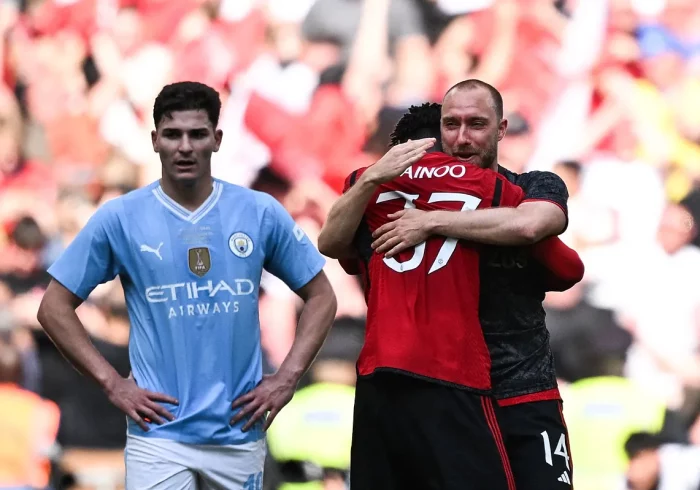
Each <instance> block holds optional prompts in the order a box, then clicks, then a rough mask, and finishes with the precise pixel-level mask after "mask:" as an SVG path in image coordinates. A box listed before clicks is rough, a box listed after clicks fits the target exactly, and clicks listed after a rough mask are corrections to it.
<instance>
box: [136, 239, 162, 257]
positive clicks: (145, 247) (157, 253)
mask: <svg viewBox="0 0 700 490" xmlns="http://www.w3.org/2000/svg"><path fill="white" fill-rule="evenodd" d="M162 246H163V242H160V245H158V248H151V247H149V246H148V245H141V251H142V252H150V253H152V254H154V255H155V256H156V257H158V258H159V259H160V260H163V257H161V256H160V247H162Z"/></svg>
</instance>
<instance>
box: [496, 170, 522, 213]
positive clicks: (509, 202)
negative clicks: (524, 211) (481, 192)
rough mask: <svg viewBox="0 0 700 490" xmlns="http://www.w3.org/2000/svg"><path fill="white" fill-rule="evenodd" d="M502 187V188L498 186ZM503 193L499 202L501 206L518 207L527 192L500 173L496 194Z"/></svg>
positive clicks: (497, 179)
mask: <svg viewBox="0 0 700 490" xmlns="http://www.w3.org/2000/svg"><path fill="white" fill-rule="evenodd" d="M499 187H500V188H501V189H500V190H499V189H498V188H499ZM499 192H500V193H501V199H500V201H499V203H498V205H499V206H500V207H504V208H514V207H517V206H518V204H520V203H521V202H522V201H523V198H524V196H525V193H524V192H523V190H522V189H521V188H520V187H518V186H517V185H514V184H511V183H510V182H508V179H506V178H505V177H501V176H500V175H499V176H497V178H496V190H495V194H498V193H499ZM494 200H495V199H494Z"/></svg>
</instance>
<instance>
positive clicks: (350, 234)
mask: <svg viewBox="0 0 700 490" xmlns="http://www.w3.org/2000/svg"><path fill="white" fill-rule="evenodd" d="M376 189H377V186H376V185H375V184H373V183H371V182H369V181H368V179H365V178H362V177H360V179H359V180H358V181H357V183H356V184H355V185H354V186H352V187H351V188H350V189H349V190H348V191H347V192H346V193H345V194H343V195H342V196H341V197H340V199H338V201H336V203H335V204H334V205H333V207H332V208H331V211H330V213H329V214H328V218H327V219H326V223H325V224H324V225H323V229H322V230H321V234H320V235H319V237H318V249H319V251H320V252H321V253H322V254H323V255H325V256H327V257H331V258H333V259H344V258H349V257H352V256H353V255H354V254H353V249H352V242H353V239H354V238H355V233H356V232H357V227H358V226H360V222H361V221H362V216H363V215H364V214H365V209H366V208H367V204H368V203H369V200H370V198H371V197H372V195H373V194H374V191H375V190H376Z"/></svg>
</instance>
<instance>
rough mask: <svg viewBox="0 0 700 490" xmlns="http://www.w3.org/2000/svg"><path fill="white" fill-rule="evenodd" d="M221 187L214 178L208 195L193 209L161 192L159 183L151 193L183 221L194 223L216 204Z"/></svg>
mask: <svg viewBox="0 0 700 490" xmlns="http://www.w3.org/2000/svg"><path fill="white" fill-rule="evenodd" d="M222 189H223V186H222V185H221V183H220V182H218V181H216V180H215V181H214V185H213V189H212V191H211V194H209V197H207V199H206V201H204V202H203V203H202V205H201V206H199V207H198V208H197V209H195V210H194V211H190V210H189V209H187V208H185V207H184V206H182V205H180V204H178V203H177V202H175V201H174V200H173V199H172V198H171V197H170V196H168V195H167V194H166V193H165V192H163V188H162V187H161V186H160V184H158V185H157V186H156V187H155V188H154V189H153V195H154V196H156V199H158V201H160V203H161V204H162V205H163V206H165V208H166V209H167V210H168V211H170V212H171V213H173V214H174V215H175V216H177V217H178V218H180V219H181V220H183V221H187V222H189V223H192V224H195V223H197V222H199V220H201V219H202V218H204V217H205V216H206V215H207V214H208V213H209V211H211V210H212V209H214V206H216V203H217V202H218V201H219V197H221V191H222Z"/></svg>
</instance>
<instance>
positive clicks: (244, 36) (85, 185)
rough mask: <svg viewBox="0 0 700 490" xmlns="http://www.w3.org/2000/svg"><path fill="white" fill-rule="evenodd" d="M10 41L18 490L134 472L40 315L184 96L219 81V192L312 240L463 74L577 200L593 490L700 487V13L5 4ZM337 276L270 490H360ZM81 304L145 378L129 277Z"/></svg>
mask: <svg viewBox="0 0 700 490" xmlns="http://www.w3.org/2000/svg"><path fill="white" fill-rule="evenodd" d="M0 42H1V43H2V44H1V45H0V82H1V84H0V346H3V347H0V488H11V487H12V488H15V487H18V486H19V487H27V488H29V487H34V488H44V487H46V486H47V485H49V484H50V485H52V486H53V488H56V489H60V488H99V489H105V490H106V489H111V488H117V487H118V485H119V484H120V482H121V481H122V480H123V473H122V472H123V456H122V453H121V450H122V448H123V445H124V442H125V437H126V436H125V423H124V416H123V414H121V413H120V412H119V411H118V410H117V409H116V408H114V407H113V406H111V405H110V404H109V402H108V401H107V399H106V398H105V396H104V395H103V393H102V392H101V391H100V390H99V389H98V388H97V386H94V385H93V384H92V383H91V381H89V380H87V379H85V378H83V377H81V376H80V375H79V374H78V373H77V372H76V371H74V370H73V368H71V367H70V366H69V364H68V363H67V362H66V361H65V360H64V359H63V358H62V357H61V355H60V354H59V353H58V352H57V351H56V349H55V347H54V346H53V344H52V343H51V341H50V340H49V339H48V338H47V337H46V335H45V334H44V332H43V331H42V330H41V328H40V327H39V325H38V323H37V321H36V312H37V308H38V304H39V301H40V299H41V295H42V291H43V288H45V287H46V285H47V284H48V281H49V279H50V278H49V277H48V274H47V273H46V269H47V267H48V266H49V265H50V264H51V263H52V261H53V260H55V258H56V257H57V254H58V253H60V252H61V250H63V248H64V247H65V246H66V244H68V243H69V242H70V241H71V239H72V237H73V236H74V235H75V234H76V233H77V231H78V230H80V229H81V228H82V226H84V224H85V223H86V221H87V219H88V218H89V217H90V216H91V215H92V213H93V212H94V211H95V209H96V207H97V206H99V205H100V204H101V203H103V202H105V201H106V200H109V199H111V198H114V197H115V196H118V195H121V194H123V193H125V192H128V191H129V190H131V189H135V188H137V187H139V186H142V185H145V184H147V183H150V182H152V181H153V180H155V179H157V178H158V177H159V174H160V163H159V161H158V157H157V154H156V153H154V152H153V149H152V147H151V142H150V134H149V132H150V131H151V129H152V123H151V118H150V114H151V113H152V104H153V101H154V98H155V95H156V94H157V93H158V91H159V90H160V89H161V88H162V86H163V85H164V84H167V83H170V82H173V81H180V80H196V81H201V82H203V83H207V84H208V85H211V86H213V87H215V88H217V90H219V91H220V93H221V96H222V101H223V104H224V106H223V112H222V118H221V121H220V128H221V129H223V131H224V135H225V136H224V140H223V144H222V147H221V150H220V152H219V153H217V154H215V156H214V160H213V171H214V176H215V177H218V178H221V179H224V180H227V181H230V182H233V183H236V184H239V185H243V186H248V187H252V188H256V189H259V190H263V191H266V192H269V193H271V194H272V195H273V196H275V197H276V198H277V199H279V200H280V201H281V202H282V203H283V204H284V206H285V207H286V208H287V209H288V210H289V211H290V213H292V215H293V216H294V217H295V219H296V220H297V222H298V223H299V224H300V225H301V226H302V227H303V228H304V230H305V231H306V232H307V233H308V234H309V236H311V237H315V236H317V235H318V232H319V230H320V228H321V226H322V224H323V222H324V218H325V216H326V215H327V213H328V210H329V208H330V206H331V205H332V204H333V202H334V201H335V199H336V198H337V197H338V195H339V192H341V191H342V187H343V180H344V178H345V177H346V176H347V175H348V174H349V173H350V171H351V170H353V169H355V168H358V167H361V166H365V165H368V164H370V163H372V162H373V161H376V160H377V159H378V158H379V157H380V156H381V155H382V154H383V153H384V152H385V151H386V148H387V144H388V141H389V134H390V133H391V131H392V130H393V127H394V124H395V123H396V121H397V120H398V118H399V117H400V116H401V114H403V113H404V112H405V110H406V109H407V108H408V107H409V106H410V105H413V104H420V103H422V102H425V101H438V102H439V101H440V100H441V97H442V95H443V94H444V92H445V91H446V89H447V88H449V87H450V86H451V85H452V84H454V83H456V82H458V81H460V80H463V79H466V78H479V79H482V80H485V81H487V82H489V83H491V84H493V85H495V86H496V87H497V88H498V89H499V90H500V91H501V92H502V94H503V97H504V104H505V108H506V113H507V114H506V117H507V119H508V120H509V128H508V134H507V135H506V137H505V139H504V140H503V141H502V142H501V152H500V154H499V161H500V163H501V164H502V165H504V166H506V167H507V168H509V169H511V170H513V171H516V172H523V171H527V170H551V171H554V172H556V173H557V174H558V175H559V176H561V177H562V179H564V181H565V182H566V184H567V187H568V190H569V194H570V198H569V226H568V229H567V230H566V232H565V233H564V235H562V238H563V239H564V240H565V241H566V243H567V244H569V245H570V246H571V247H573V248H574V249H576V250H577V251H578V252H579V254H580V255H581V257H582V259H583V261H584V263H585V266H586V276H585V278H584V281H583V282H581V283H580V284H578V285H576V286H575V287H573V288H572V289H570V290H568V291H566V292H563V293H551V294H549V295H548V297H547V299H546V303H545V306H546V308H547V313H548V316H547V323H548V327H549V330H550V334H551V344H552V349H553V351H554V355H555V360H556V364H557V372H558V376H559V378H560V381H561V387H562V393H563V397H564V403H565V405H564V411H565V414H566V417H567V422H568V424H569V429H570V434H571V450H572V455H573V461H574V464H575V471H574V475H575V476H574V482H575V484H576V485H577V487H578V488H579V489H590V490H607V489H611V490H614V489H619V488H624V487H625V481H626V479H627V480H629V482H630V485H631V487H630V488H634V489H639V490H646V489H649V490H651V489H652V488H654V487H653V485H654V484H655V482H656V481H657V480H659V481H660V486H659V488H660V489H662V490H667V489H668V490H697V489H698V488H700V280H699V279H698V278H700V234H699V233H698V230H699V228H698V226H700V225H698V223H699V222H700V3H698V2H696V1H694V0H585V1H584V0H564V1H553V0H371V1H370V0H366V1H361V0H294V1H284V0H218V1H217V0H178V1H170V0H3V1H2V2H0ZM326 272H327V274H328V275H329V277H330V279H331V281H332V283H333V286H334V288H335V289H336V292H337V295H338V298H339V308H338V318H337V321H336V325H335V328H334V329H333V331H332V333H331V336H330V337H329V340H328V342H327V344H326V345H325V347H324V349H323V351H322V352H321V355H320V356H319V358H318V360H317V361H316V363H315V364H314V366H313V368H312V370H311V371H310V373H309V375H308V376H307V378H308V379H307V380H306V381H305V382H304V383H303V386H301V387H300V391H299V393H298V395H297V396H296V397H295V399H294V401H293V402H292V404H290V405H289V406H288V407H287V408H286V409H285V410H284V411H283V412H282V414H281V415H280V416H279V417H278V418H277V420H276V421H275V423H274V425H273V427H272V428H271V429H270V432H269V437H268V439H269V440H268V442H269V448H270V452H271V456H272V457H271V458H270V464H269V468H268V470H267V473H266V482H265V488H270V489H273V488H277V487H278V486H279V485H283V486H281V487H280V488H285V489H286V488H289V489H293V488H326V489H342V488H345V485H346V483H345V480H346V470H347V465H348V464H349V444H350V424H351V421H352V386H353V383H354V376H355V371H354V367H353V363H354V361H355V359H356V358H357V355H358V352H359V348H360V346H361V343H362V334H363V316H364V314H365V301H364V297H363V293H362V290H361V287H360V284H359V282H358V281H357V279H356V278H354V277H351V276H348V275H346V274H345V273H344V272H343V270H342V269H341V267H340V266H339V264H338V263H337V262H336V261H332V260H329V261H328V265H327V266H326ZM263 289H264V294H263V296H262V298H261V304H260V321H261V328H262V336H263V346H264V350H265V362H266V367H265V369H266V370H268V371H272V370H274V369H275V366H277V365H278V364H279V362H280V361H281V360H282V359H283V358H284V356H285V354H286V353H287V350H288V349H289V346H290V345H291V340H292V338H293V335H294V326H295V324H296V319H297V309H298V306H299V300H298V298H297V297H296V296H295V295H294V294H293V293H292V292H291V291H290V290H289V289H288V288H287V287H286V286H285V285H284V284H282V283H281V282H280V281H279V280H278V279H276V278H274V277H273V276H267V277H264V278H263ZM79 314H80V317H81V319H82V321H83V322H84V324H85V325H86V327H87V328H88V329H89V334H90V336H91V338H92V340H93V342H94V343H95V345H96V346H97V347H98V349H99V350H100V352H101V353H102V354H103V355H104V356H106V357H107V359H108V360H109V361H110V362H111V363H112V364H113V365H114V366H115V367H116V368H117V369H118V371H119V372H120V373H122V374H123V375H127V374H128V373H129V359H128V349H127V343H128V338H129V320H128V316H127V313H126V309H125V306H124V298H123V294H122V292H121V287H120V285H119V284H118V282H116V281H115V282H112V283H107V284H105V285H103V286H101V287H100V288H98V289H97V290H96V291H95V293H93V295H92V296H91V298H90V300H89V301H88V302H86V303H85V304H84V305H82V306H81V307H80V309H79ZM16 363H19V364H20V365H21V377H20V378H21V379H19V385H18V386H15V385H13V384H12V383H11V381H12V376H11V374H12V372H14V371H13V368H12V366H13V365H14V364H16ZM20 390H24V391H20ZM29 393H34V394H36V395H37V397H36V398H35V397H34V395H30V394H29ZM20 395H26V396H20ZM39 397H40V398H39ZM42 399H43V401H42ZM47 400H48V401H47ZM27 407H30V408H27ZM35 410H40V412H36V411H35ZM59 414H60V415H59ZM30 427H31V428H32V430H29V428H30ZM37 432H39V433H37ZM302 435H303V436H302ZM18 448H19V449H18ZM49 462H50V463H49ZM49 467H50V468H51V471H49V470H48V468H49ZM49 473H50V474H51V478H49V477H48V475H49ZM282 482H286V483H282ZM27 485H29V486H27ZM71 485H73V486H71Z"/></svg>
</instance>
